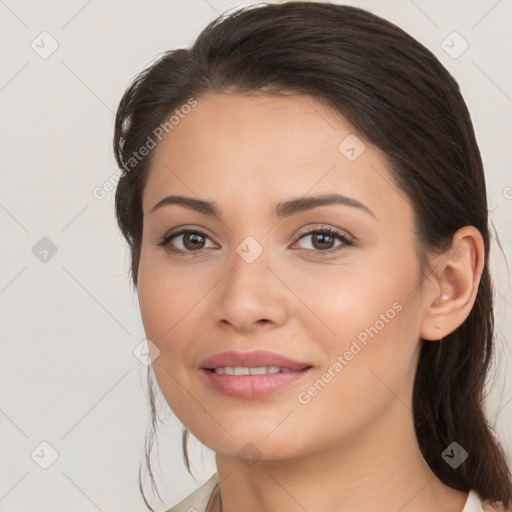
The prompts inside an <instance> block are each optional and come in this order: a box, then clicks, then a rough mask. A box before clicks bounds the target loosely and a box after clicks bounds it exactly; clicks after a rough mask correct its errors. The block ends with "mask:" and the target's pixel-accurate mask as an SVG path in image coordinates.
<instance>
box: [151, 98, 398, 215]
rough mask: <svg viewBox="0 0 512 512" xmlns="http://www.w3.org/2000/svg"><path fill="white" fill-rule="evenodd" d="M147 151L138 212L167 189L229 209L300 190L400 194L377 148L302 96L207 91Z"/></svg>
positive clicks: (260, 204)
mask: <svg viewBox="0 0 512 512" xmlns="http://www.w3.org/2000/svg"><path fill="white" fill-rule="evenodd" d="M347 150H348V151H349V153H346V151H347ZM154 151H155V153H154V155H153V165H152V169H151V171H150V175H149V177H148V181H147V183H146V187H145V190H144V194H143V209H144V212H145V213H148V211H149V210H150V209H151V207H152V206H153V205H154V204H155V203H156V202H157V201H158V200H160V199H161V198H162V197H164V195H167V194H186V195H189V196H190V195H193V196H197V197H200V198H201V199H210V200H214V201H215V202H217V203H220V204H223V203H225V204H226V205H227V206H229V205H234V207H236V208H234V209H239V207H240V205H243V206H244V207H245V208H246V209H247V208H254V209H259V208H270V205H273V204H275V203H277V202H279V201H282V200H286V199H287V198H289V197H299V196H304V195H307V194H308V193H311V194H313V193H328V192H339V193H343V194H345V195H351V196H353V197H356V198H357V199H358V200H361V202H365V203H367V202H374V199H375V198H377V197H378V196H379V195H382V194H383V193H385V192H387V193H388V194H389V192H390V191H389V190H386V189H389V188H391V189H393V190H392V191H391V192H394V193H395V194H396V195H401V192H400V191H399V190H398V189H397V188H396V186H395V185H394V184H393V183H392V181H393V180H392V176H391V175H390V173H389V171H388V170H387V168H386V162H385V158H384V156H383V155H382V153H381V152H380V151H379V150H378V148H376V147H375V146H373V145H371V144H369V143H368V142H366V141H364V139H363V138H362V137H361V136H360V135H358V134H357V132H356V130H355V128H354V127H353V126H352V125H351V124H350V123H349V122H348V121H347V120H346V119H345V118H344V117H343V116H342V115H341V114H340V113H338V112H336V111H334V110H333V109H330V108H329V107H327V106H326V105H324V104H322V103H321V102H319V101H318V100H316V99H314V98H312V97H309V96H303V95H293V96H292V95H290V96H269V95H262V94H258V95H251V96H242V95H238V94H229V95H228V94H208V95H206V96H204V97H201V98H198V99H197V105H196V106H195V107H194V108H192V109H191V110H190V112H189V113H188V114H186V115H183V117H182V118H181V119H180V120H179V122H178V123H177V124H175V125H174V126H173V128H172V130H170V131H169V133H168V134H167V135H165V136H164V137H163V139H162V141H161V142H160V143H159V144H158V146H157V147H156V149H155V150H154ZM354 156H355V157H356V158H354Z"/></svg>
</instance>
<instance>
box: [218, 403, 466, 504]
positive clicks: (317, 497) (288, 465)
mask: <svg viewBox="0 0 512 512" xmlns="http://www.w3.org/2000/svg"><path fill="white" fill-rule="evenodd" d="M388 412H389V414H387V415H386V417H383V418H381V420H380V421H379V423H378V424H372V425H371V428H369V429H368V430H367V431H364V432H359V433H358V434H357V435H356V436H354V437H353V438H352V439H350V442H347V441H346V440H345V441H344V442H343V440H341V441H340V442H339V443H338V445H334V446H333V445H332V444H329V446H328V448H327V449H325V450H323V451H318V450H317V451H315V452H314V453H311V454H307V455H302V456H300V457H297V458H294V459H293V460H263V459H261V460H260V461H258V462H257V463H256V464H255V465H253V466H251V467H246V466H245V465H244V464H243V463H242V462H241V461H240V460H238V459H237V458H234V457H226V456H220V455H218V454H217V456H216V464H217V473H218V476H219V481H220V499H221V500H222V509H221V508H220V499H219V496H217V497H216V500H215V501H216V502H217V503H216V506H215V508H213V507H212V510H216V511H217V510H222V511H223V512H241V511H243V512H257V511H261V510H265V511H267V512H282V511H283V510H286V511H290V512H295V511H297V512H303V511H304V510H307V511H308V512H320V511H322V512H324V511H325V510H336V511H337V512H363V511H364V512H367V511H368V510H379V511H380V512H396V511H398V510H399V511H400V512H412V511H414V512H433V511H437V510H439V511H441V510H442V511H444V512H460V511H461V510H462V508H463V506H464V503H465V501H466V499H467V493H464V492H461V491H458V490H455V489H453V488H451V487H448V486H446V485H444V484H443V483H442V482H441V481H440V480H439V479H438V478H437V477H436V475H435V474H434V473H433V472H432V471H431V470H430V468H429V466H428V465H427V463H426V462H425V459H424V458H423V456H422V454H421V451H420V448H419V445H418V443H417V438H416V435H415V431H414V424H413V418H412V414H411V411H410V410H409V409H408V408H407V407H406V406H405V405H404V404H403V403H402V402H401V401H400V400H396V401H395V402H394V410H390V411H388ZM397 418H399V420H400V421H397Z"/></svg>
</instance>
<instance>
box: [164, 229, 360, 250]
mask: <svg viewBox="0 0 512 512" xmlns="http://www.w3.org/2000/svg"><path fill="white" fill-rule="evenodd" d="M188 233H190V234H194V235H198V236H200V237H202V238H208V236H207V235H206V234H205V233H203V232H202V231H199V230H197V229H190V228H184V229H182V230H180V231H178V232H176V233H171V234H169V235H166V236H165V237H164V238H163V240H162V241H161V242H160V243H158V244H157V245H158V246H162V247H164V248H165V250H167V251H169V252H172V253H175V254H179V255H183V256H186V257H188V256H196V255H200V254H202V253H203V252H204V251H206V250H207V249H199V250H197V251H184V250H182V249H176V248H173V247H171V245H170V241H171V240H172V239H173V238H176V237H178V236H180V235H184V234H188ZM312 234H322V235H329V236H331V237H333V238H338V239H339V240H341V242H342V243H341V244H339V245H337V246H334V247H332V248H331V249H324V250H318V251H317V250H314V249H299V250H301V251H306V252H314V253H317V254H319V255H329V254H332V253H334V252H337V251H339V250H340V249H342V248H343V247H344V246H351V245H354V242H353V240H352V239H350V238H349V237H347V236H346V235H344V234H343V233H340V232H339V231H337V230H335V229H333V228H328V227H326V228H317V229H313V230H310V231H306V232H304V233H299V235H298V238H297V241H299V240H301V239H302V238H305V237H306V236H309V235H312Z"/></svg>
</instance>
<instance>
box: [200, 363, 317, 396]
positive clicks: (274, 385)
mask: <svg viewBox="0 0 512 512" xmlns="http://www.w3.org/2000/svg"><path fill="white" fill-rule="evenodd" d="M311 370H312V368H305V369H304V370H299V371H292V372H279V373H266V374H263V375H226V374H223V373H215V372H213V371H211V370H205V369H202V370H201V372H202V373H203V374H204V375H205V377H206V379H207V381H208V383H209V384H210V386H211V387H212V388H213V389H215V390H216V391H218V392H219V393H221V394H223V395H226V396H229V397H231V398H242V399H244V400H256V399H258V398H263V397H265V396H269V395H273V394H275V393H278V392H279V391H281V390H283V389H285V388H288V387H289V386H291V385H293V384H296V383H297V382H299V381H300V380H302V379H303V378H304V377H305V376H306V375H308V374H309V373H311Z"/></svg>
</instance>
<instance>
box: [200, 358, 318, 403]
mask: <svg viewBox="0 0 512 512" xmlns="http://www.w3.org/2000/svg"><path fill="white" fill-rule="evenodd" d="M312 369H313V366H312V365H310V364H306V363H301V362H298V361H294V360H292V359H289V358H287V357H285V356H282V355H280V354H277V353H274V352H267V351H255V352H235V351H231V352H223V353H220V354H216V355H214V356H213V357H210V358H209V359H207V360H205V361H204V362H203V364H202V366H201V368H200V370H201V373H202V374H203V376H204V379H205V382H206V384H207V385H208V387H209V388H210V389H211V390H213V391H215V392H217V393H220V394H222V395H224V396H228V397H231V398H238V399H244V400H256V399H259V398H264V397H266V396H270V395H275V394H276V393H278V392H280V391H283V390H284V389H286V388H289V387H291V386H292V385H294V384H297V383H298V382H299V381H301V380H302V379H304V378H305V377H306V376H307V375H309V374H310V373H311V372H312Z"/></svg>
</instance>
